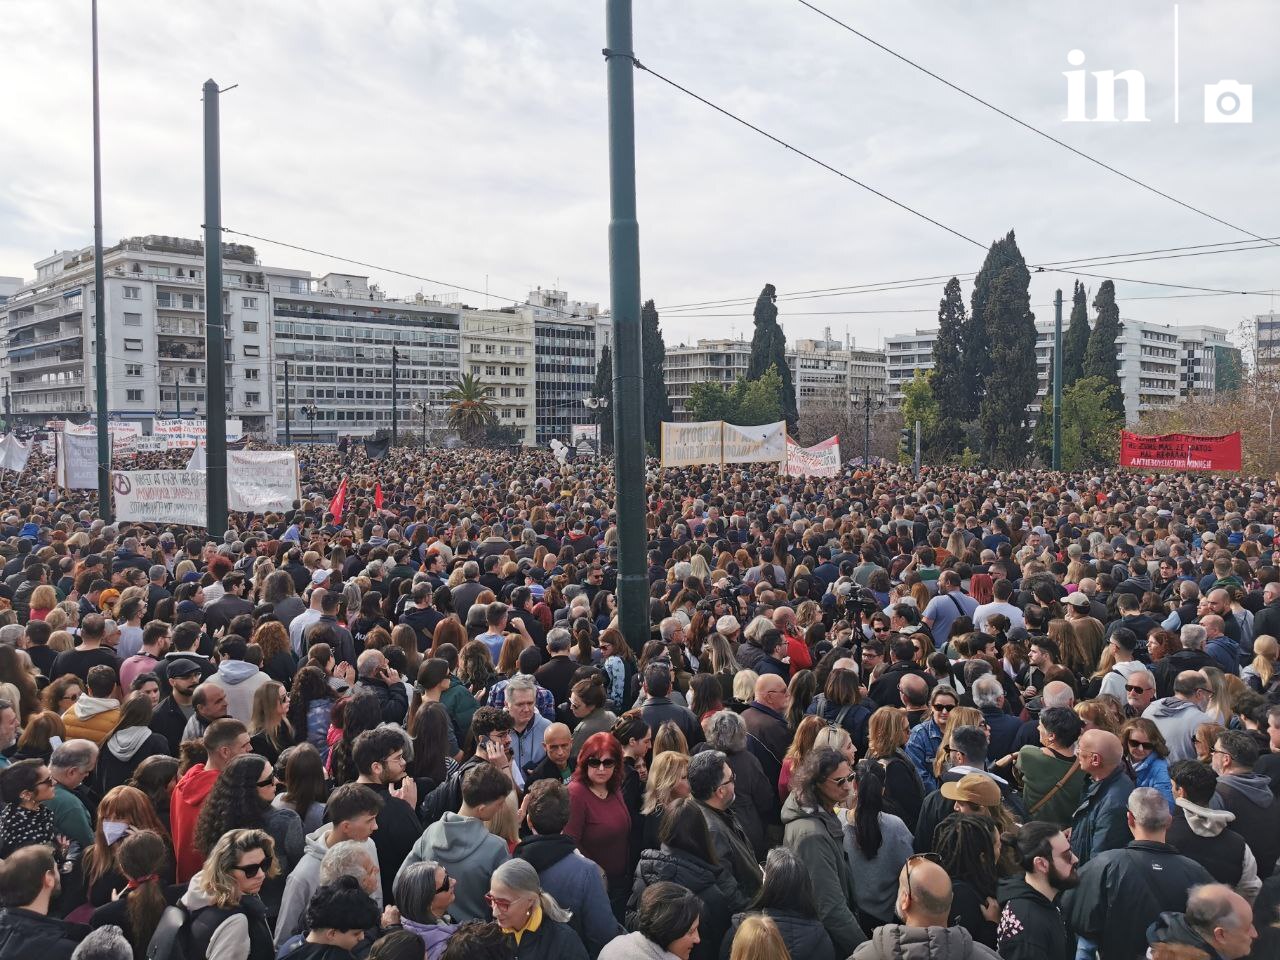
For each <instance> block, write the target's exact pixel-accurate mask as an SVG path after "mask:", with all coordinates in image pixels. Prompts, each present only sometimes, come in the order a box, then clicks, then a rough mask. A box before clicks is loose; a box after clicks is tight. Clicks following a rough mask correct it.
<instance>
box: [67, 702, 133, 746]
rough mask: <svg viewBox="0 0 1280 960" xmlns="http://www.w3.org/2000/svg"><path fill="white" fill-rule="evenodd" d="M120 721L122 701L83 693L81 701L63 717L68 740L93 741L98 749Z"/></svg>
mask: <svg viewBox="0 0 1280 960" xmlns="http://www.w3.org/2000/svg"><path fill="white" fill-rule="evenodd" d="M119 720H120V701H119V700H116V699H114V698H112V697H91V696H89V695H88V694H87V693H82V694H81V695H80V699H79V700H77V701H76V702H75V704H74V705H73V706H72V707H71V708H70V709H69V710H67V712H66V713H64V714H63V715H62V723H63V725H64V726H65V727H66V728H67V739H68V740H76V739H83V740H92V741H93V742H94V744H95V745H96V746H98V747H101V746H102V741H103V740H105V739H107V734H108V733H110V732H111V728H112V727H114V726H115V725H116V723H117V722H118V721H119Z"/></svg>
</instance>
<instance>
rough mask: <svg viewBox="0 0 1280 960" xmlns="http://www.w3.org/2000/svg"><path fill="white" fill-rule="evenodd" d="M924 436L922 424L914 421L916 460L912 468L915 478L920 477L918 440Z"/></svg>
mask: <svg viewBox="0 0 1280 960" xmlns="http://www.w3.org/2000/svg"><path fill="white" fill-rule="evenodd" d="M923 434H924V424H923V423H921V422H920V421H919V420H917V421H916V458H915V462H914V463H913V464H912V466H913V467H914V468H915V474H914V475H915V476H916V477H919V476H920V438H921V436H922V435H923Z"/></svg>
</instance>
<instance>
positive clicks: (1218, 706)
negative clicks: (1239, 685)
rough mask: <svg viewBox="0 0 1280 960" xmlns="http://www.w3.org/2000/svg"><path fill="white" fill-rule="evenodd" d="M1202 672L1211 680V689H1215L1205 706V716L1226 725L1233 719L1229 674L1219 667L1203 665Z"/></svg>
mask: <svg viewBox="0 0 1280 960" xmlns="http://www.w3.org/2000/svg"><path fill="white" fill-rule="evenodd" d="M1200 672H1201V673H1203V674H1204V675H1205V677H1207V678H1208V680H1209V689H1210V690H1212V691H1213V695H1212V696H1211V697H1210V698H1209V704H1208V706H1206V707H1205V708H1204V712H1205V716H1206V718H1208V719H1209V720H1211V721H1212V722H1213V723H1220V724H1222V725H1223V726H1226V725H1227V723H1228V722H1229V721H1230V720H1231V717H1232V715H1233V714H1232V710H1231V688H1230V686H1229V685H1228V683H1227V680H1228V678H1227V675H1226V674H1225V673H1223V672H1222V671H1221V670H1219V669H1218V668H1217V667H1201V668H1200Z"/></svg>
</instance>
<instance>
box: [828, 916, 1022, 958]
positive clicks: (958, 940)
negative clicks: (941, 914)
mask: <svg viewBox="0 0 1280 960" xmlns="http://www.w3.org/2000/svg"><path fill="white" fill-rule="evenodd" d="M999 956H1000V955H999V954H998V953H996V952H995V951H994V950H992V949H991V948H990V947H988V946H986V945H984V944H981V943H978V942H976V941H975V940H974V939H973V937H972V936H970V935H969V931H968V930H966V929H965V928H964V927H908V926H906V925H904V924H901V923H886V924H885V925H884V926H882V927H876V929H875V932H874V933H872V934H871V939H870V940H868V941H867V942H866V943H864V944H862V945H861V946H860V947H858V949H856V950H854V951H853V960H971V958H972V960H999Z"/></svg>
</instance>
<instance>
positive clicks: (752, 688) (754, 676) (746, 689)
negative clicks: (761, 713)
mask: <svg viewBox="0 0 1280 960" xmlns="http://www.w3.org/2000/svg"><path fill="white" fill-rule="evenodd" d="M759 679H760V674H758V673H756V672H755V671H754V670H739V671H738V672H737V673H735V674H734V675H733V699H735V700H737V701H738V702H739V703H750V702H751V701H752V700H754V699H755V698H756V681H757V680H759Z"/></svg>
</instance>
